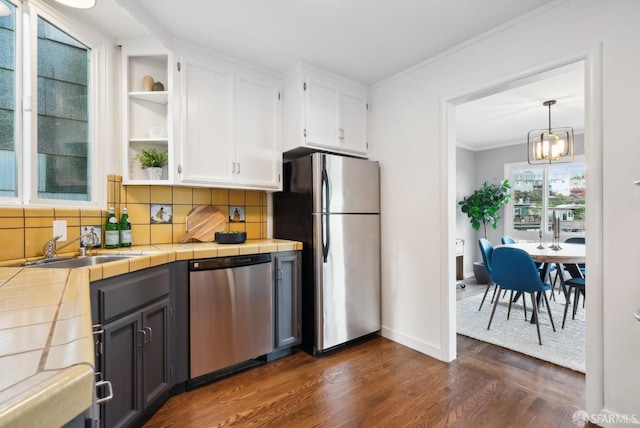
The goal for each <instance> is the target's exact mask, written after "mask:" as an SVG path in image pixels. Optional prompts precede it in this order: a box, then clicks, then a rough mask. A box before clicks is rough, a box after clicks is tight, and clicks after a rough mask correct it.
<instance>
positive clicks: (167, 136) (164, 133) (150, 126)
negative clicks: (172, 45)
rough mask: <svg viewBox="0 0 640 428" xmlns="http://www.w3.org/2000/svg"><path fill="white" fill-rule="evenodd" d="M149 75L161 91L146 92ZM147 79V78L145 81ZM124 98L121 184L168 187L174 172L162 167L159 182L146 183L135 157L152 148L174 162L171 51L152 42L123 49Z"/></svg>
mask: <svg viewBox="0 0 640 428" xmlns="http://www.w3.org/2000/svg"><path fill="white" fill-rule="evenodd" d="M146 76H150V77H151V78H152V79H153V81H154V82H155V83H157V82H159V83H161V84H162V86H163V87H164V88H163V89H164V90H157V88H156V90H149V88H145V86H144V84H143V81H144V79H145V77H146ZM147 79H148V78H147ZM122 85H123V88H125V90H124V95H123V109H122V113H123V119H122V123H123V127H122V129H123V144H124V146H123V153H124V155H123V168H122V170H123V182H124V183H125V184H167V183H171V182H172V181H173V170H172V168H170V167H169V166H166V167H164V168H163V172H162V178H161V179H160V180H151V181H150V180H149V178H148V174H147V171H146V170H144V169H143V168H142V167H141V166H140V163H139V162H138V160H137V159H136V156H137V155H138V154H139V153H140V152H141V151H142V150H143V149H148V148H155V149H156V150H157V151H158V152H167V153H168V154H169V165H171V164H172V160H173V120H172V119H173V114H172V111H173V59H172V55H171V53H170V52H168V51H166V50H165V49H164V48H162V47H161V46H159V45H156V44H154V43H146V42H145V43H139V44H135V43H134V44H130V45H124V46H123V47H122Z"/></svg>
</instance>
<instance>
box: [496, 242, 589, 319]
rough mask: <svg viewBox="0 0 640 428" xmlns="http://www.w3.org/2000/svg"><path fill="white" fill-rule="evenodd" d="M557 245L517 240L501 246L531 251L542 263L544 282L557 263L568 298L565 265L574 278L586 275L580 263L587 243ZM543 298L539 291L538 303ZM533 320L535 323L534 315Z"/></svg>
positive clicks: (534, 259)
mask: <svg viewBox="0 0 640 428" xmlns="http://www.w3.org/2000/svg"><path fill="white" fill-rule="evenodd" d="M557 245H558V246H559V248H558V249H553V248H552V244H551V243H549V242H542V243H540V242H517V243H515V244H504V245H500V246H501V247H512V248H520V249H521V250H524V251H526V252H527V253H529V255H530V256H531V258H532V259H533V261H534V262H535V263H537V264H539V265H540V279H541V280H542V282H543V283H544V282H546V281H545V280H546V279H547V276H548V274H549V269H550V267H551V266H552V265H554V264H555V266H556V272H558V273H559V274H560V277H559V279H560V287H561V288H562V291H563V293H564V295H565V298H566V299H568V298H569V297H568V296H567V288H566V286H565V284H564V277H563V275H562V269H563V267H564V269H566V270H567V272H569V275H571V277H572V278H583V277H584V276H583V275H582V272H581V271H580V268H579V267H578V264H580V263H585V253H586V251H585V245H584V244H573V243H567V242H561V243H559V244H557ZM541 247H542V248H541ZM549 282H550V281H549ZM519 297H520V296H519V295H516V297H515V298H514V300H517V299H518V298H519ZM541 298H542V294H540V293H538V296H537V300H538V304H540V301H541ZM531 322H532V323H535V318H533V316H532V319H531Z"/></svg>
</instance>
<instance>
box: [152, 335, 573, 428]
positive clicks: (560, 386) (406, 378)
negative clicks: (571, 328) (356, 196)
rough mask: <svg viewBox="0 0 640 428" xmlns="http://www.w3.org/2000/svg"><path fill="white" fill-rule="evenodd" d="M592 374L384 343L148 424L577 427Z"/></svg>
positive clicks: (279, 364)
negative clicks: (437, 354) (438, 355)
mask: <svg viewBox="0 0 640 428" xmlns="http://www.w3.org/2000/svg"><path fill="white" fill-rule="evenodd" d="M583 408H584V375H583V374H581V373H578V372H574V371H571V370H568V369H565V368H562V367H558V366H555V365H553V364H550V363H547V362H544V361H540V360H536V359H534V358H531V357H528V356H525V355H522V354H518V353H515V352H511V351H508V350H506V349H503V348H500V347H497V346H494V345H491V344H487V343H484V342H479V341H477V340H474V339H469V338H467V337H464V336H458V359H457V360H456V361H454V362H452V363H450V364H446V363H443V362H441V361H438V360H435V359H433V358H430V357H428V356H426V355H424V354H421V353H419V352H417V351H414V350H412V349H410V348H407V347H405V346H402V345H399V344H397V343H395V342H392V341H390V340H387V339H385V338H382V337H375V338H373V339H371V340H368V341H365V342H362V343H359V344H356V345H354V346H350V347H348V348H345V349H342V350H341V351H339V352H336V353H333V354H331V355H328V356H323V357H320V358H314V357H311V356H309V355H307V354H306V353H304V352H302V351H299V352H295V353H294V354H293V355H291V356H289V357H286V358H284V359H281V360H277V361H274V362H272V363H269V364H266V365H264V366H260V367H256V368H253V369H251V370H248V371H246V372H243V373H240V374H236V375H234V376H233V377H229V378H226V379H222V380H219V381H217V382H215V383H212V384H209V385H206V386H203V387H200V388H198V389H195V390H192V391H189V392H186V393H184V394H180V395H177V396H175V397H172V398H171V399H170V400H169V401H168V402H167V403H166V404H165V405H164V406H163V407H162V408H161V409H160V410H159V411H158V412H157V413H156V414H155V415H154V416H153V418H152V419H151V420H149V421H148V423H147V424H146V425H145V426H146V427H215V426H242V427H253V426H256V427H257V426H263V427H278V428H280V427H296V428H298V427H406V426H422V427H475V426H483V427H525V426H536V427H573V426H575V425H574V423H573V421H572V415H573V413H574V412H575V411H576V410H579V409H583Z"/></svg>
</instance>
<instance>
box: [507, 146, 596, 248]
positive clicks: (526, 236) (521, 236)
mask: <svg viewBox="0 0 640 428" xmlns="http://www.w3.org/2000/svg"><path fill="white" fill-rule="evenodd" d="M562 165H563V164H551V165H549V164H539V165H529V163H528V162H514V163H507V164H504V176H505V178H507V179H508V180H509V183H511V185H512V186H513V184H514V183H515V182H514V181H513V173H514V171H517V170H522V169H543V170H544V172H543V174H542V176H543V185H542V186H543V189H545V192H544V193H543V200H542V210H543V212H544V214H543V215H541V217H540V221H541V227H542V229H543V239H544V240H545V241H550V240H551V239H552V233H551V232H549V231H548V228H547V225H546V222H547V213H548V210H549V199H548V196H549V193H548V191H547V190H548V188H549V171H548V168H549V167H555V166H562ZM565 165H584V166H585V169H586V167H587V163H586V159H585V156H584V155H575V156H574V159H573V162H569V163H566V164H565ZM587 191H588V189H587ZM514 203H515V201H514V198H511V199H510V200H509V202H508V204H507V205H505V206H504V234H505V235H509V236H513V237H514V238H516V239H518V240H523V241H527V240H529V241H537V240H538V239H539V237H538V232H536V231H522V230H517V229H515V228H514V227H513V208H514V207H513V204H514ZM571 236H584V232H562V235H561V239H563V240H564V239H566V238H569V237H571Z"/></svg>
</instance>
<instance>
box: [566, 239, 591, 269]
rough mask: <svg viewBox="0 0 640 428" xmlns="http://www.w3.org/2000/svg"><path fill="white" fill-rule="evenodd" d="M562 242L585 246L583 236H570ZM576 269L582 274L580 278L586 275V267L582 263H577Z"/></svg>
mask: <svg viewBox="0 0 640 428" xmlns="http://www.w3.org/2000/svg"><path fill="white" fill-rule="evenodd" d="M564 242H566V243H569V244H582V245H585V244H586V240H585V238H584V236H572V237H570V238H567V239H565V240H564ZM578 268H580V272H581V273H582V276H586V275H587V265H585V264H584V263H578Z"/></svg>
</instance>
